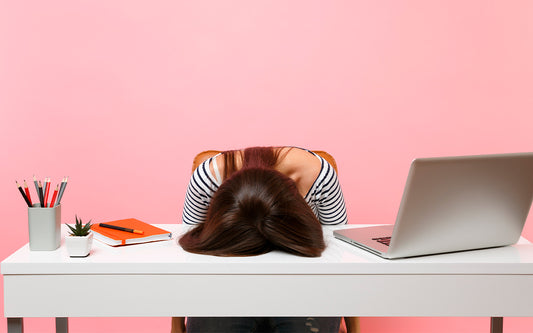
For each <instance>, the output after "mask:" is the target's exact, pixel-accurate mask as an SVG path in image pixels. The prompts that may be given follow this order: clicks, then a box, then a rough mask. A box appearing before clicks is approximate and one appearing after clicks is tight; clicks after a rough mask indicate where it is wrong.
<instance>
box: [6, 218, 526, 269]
mask: <svg viewBox="0 0 533 333" xmlns="http://www.w3.org/2000/svg"><path fill="white" fill-rule="evenodd" d="M158 226H160V227H162V228H164V229H166V230H169V231H171V232H172V233H173V238H172V240H170V241H161V242H153V243H146V244H137V245H129V246H120V247H111V246H108V245H106V244H103V243H101V242H99V241H97V240H94V242H93V248H92V251H91V254H90V255H89V256H88V257H86V258H70V257H69V256H68V254H67V250H66V247H65V244H64V235H65V234H66V228H65V226H63V229H62V233H63V237H62V243H61V246H60V247H59V248H58V249H57V250H55V251H30V250H29V246H28V244H26V245H24V246H23V247H21V248H20V249H19V250H17V251H16V252H15V253H13V254H12V255H11V256H9V257H8V258H6V259H5V260H4V261H2V265H1V270H2V274H4V275H13V274H21V275H32V274H53V275H56V274H59V275H61V274H336V275H338V274H342V275H345V274H533V244H531V243H530V242H528V241H527V240H525V239H524V238H521V239H520V241H519V242H518V243H517V244H515V245H513V246H506V247H500V248H492V249H484V250H475V251H465V252H457V253H448V254H440V255H431V256H423V257H416V258H408V259H396V260H386V259H382V258H380V257H378V256H376V255H373V254H371V253H368V252H366V251H364V250H361V249H358V248H356V247H354V246H352V245H349V244H347V243H345V242H342V241H340V240H337V239H335V238H334V237H333V230H335V229H338V228H343V227H358V226H363V225H347V226H336V227H333V226H332V227H329V226H328V227H324V236H325V239H326V244H327V245H328V246H327V249H326V250H325V251H324V253H323V254H322V256H321V257H319V258H304V257H298V256H294V255H290V254H287V253H283V252H279V251H273V252H270V253H267V254H264V255H259V256H253V257H214V256H207V255H198V254H193V253H188V252H186V251H184V250H183V249H182V248H181V247H180V246H179V245H178V244H177V243H176V239H177V238H178V237H179V235H181V234H182V233H183V232H184V230H185V229H186V228H187V226H185V225H181V224H165V225H158Z"/></svg>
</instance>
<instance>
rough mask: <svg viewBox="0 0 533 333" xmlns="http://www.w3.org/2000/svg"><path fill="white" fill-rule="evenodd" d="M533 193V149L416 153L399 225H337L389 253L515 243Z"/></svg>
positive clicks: (352, 238) (351, 238)
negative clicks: (436, 154) (432, 155)
mask: <svg viewBox="0 0 533 333" xmlns="http://www.w3.org/2000/svg"><path fill="white" fill-rule="evenodd" d="M532 199H533V153H518V154H500V155H477V156H457V157H437V158H418V159H415V160H414V161H413V162H412V164H411V167H410V170H409V174H408V177H407V182H406V185H405V188H404V193H403V197H402V200H401V202H400V208H399V211H398V215H397V217H396V223H395V224H394V225H386V226H376V227H361V228H348V229H340V230H335V231H334V232H333V234H334V236H335V237H336V238H338V239H340V240H343V241H345V242H348V243H350V244H353V245H355V246H357V247H360V248H362V249H364V250H367V251H369V252H371V253H374V254H376V255H378V256H381V257H383V258H386V259H396V258H406V257H413V256H422V255H429V254H437V253H447V252H456V251H465V250H474V249H483V248H490V247H497V246H506V245H512V244H515V243H516V242H517V241H518V239H519V238H520V235H521V233H522V229H523V228H524V224H525V222H526V219H527V216H528V213H529V209H530V207H531V202H532Z"/></svg>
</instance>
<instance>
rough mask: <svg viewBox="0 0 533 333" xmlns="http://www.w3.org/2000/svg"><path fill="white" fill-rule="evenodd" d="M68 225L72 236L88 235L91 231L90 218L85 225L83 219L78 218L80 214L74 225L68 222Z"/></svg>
mask: <svg viewBox="0 0 533 333" xmlns="http://www.w3.org/2000/svg"><path fill="white" fill-rule="evenodd" d="M67 227H68V228H69V229H70V235H71V236H87V235H88V234H89V232H90V231H91V221H90V220H89V222H87V223H86V224H85V225H83V223H82V221H81V219H79V220H78V216H77V215H76V224H75V225H74V227H72V226H71V225H68V224H67Z"/></svg>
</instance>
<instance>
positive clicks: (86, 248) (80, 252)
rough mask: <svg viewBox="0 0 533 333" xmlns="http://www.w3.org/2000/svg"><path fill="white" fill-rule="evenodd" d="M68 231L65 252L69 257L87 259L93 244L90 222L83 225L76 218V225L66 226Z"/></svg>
mask: <svg viewBox="0 0 533 333" xmlns="http://www.w3.org/2000/svg"><path fill="white" fill-rule="evenodd" d="M67 227H68V228H69V229H70V232H69V235H68V236H67V237H66V238H65V242H66V244H67V251H68V253H69V255H70V256H71V257H87V256H88V255H89V253H90V252H91V247H92V244H93V233H92V232H91V221H89V222H87V223H86V224H85V225H84V224H83V223H82V221H81V219H79V220H78V216H76V224H75V225H74V227H73V226H71V225H69V224H67Z"/></svg>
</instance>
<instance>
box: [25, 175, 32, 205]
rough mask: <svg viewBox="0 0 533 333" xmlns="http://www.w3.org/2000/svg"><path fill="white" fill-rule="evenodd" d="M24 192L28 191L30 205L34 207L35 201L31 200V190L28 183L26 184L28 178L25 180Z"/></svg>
mask: <svg viewBox="0 0 533 333" xmlns="http://www.w3.org/2000/svg"><path fill="white" fill-rule="evenodd" d="M24 192H26V196H27V197H28V200H29V201H30V206H32V207H33V203H32V202H31V196H30V190H29V189H28V184H26V180H24Z"/></svg>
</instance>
